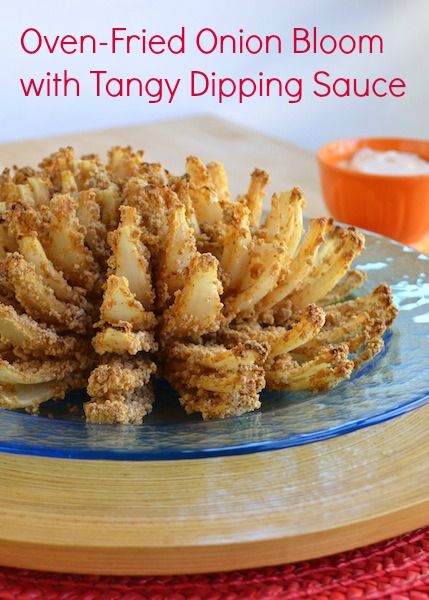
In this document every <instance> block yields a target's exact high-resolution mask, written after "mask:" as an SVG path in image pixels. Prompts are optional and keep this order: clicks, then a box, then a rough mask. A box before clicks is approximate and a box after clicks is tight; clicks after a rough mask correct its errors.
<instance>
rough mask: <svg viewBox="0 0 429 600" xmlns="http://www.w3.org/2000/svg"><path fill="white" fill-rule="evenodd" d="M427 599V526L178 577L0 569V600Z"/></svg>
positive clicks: (428, 585) (428, 546)
mask: <svg viewBox="0 0 429 600" xmlns="http://www.w3.org/2000/svg"><path fill="white" fill-rule="evenodd" d="M300 598H315V599H317V600H350V599H357V598H359V599H361V600H362V599H368V600H372V599H374V600H375V599H378V598H390V599H391V600H405V599H407V598H410V599H411V600H428V599H429V527H427V528H425V529H420V530H418V531H415V532H413V533H409V534H407V535H404V536H400V537H398V538H395V539H393V540H389V541H388V542H383V543H381V544H374V545H372V546H368V547H367V548H362V549H359V550H353V551H350V552H345V553H342V554H337V555H335V556H330V557H327V558H323V559H318V560H312V561H306V562H299V563H296V564H293V565H285V566H281V567H269V568H264V569H258V570H248V571H235V572H232V573H216V574H212V575H188V576H180V577H177V576H176V577H99V576H78V575H55V574H50V573H38V572H35V571H23V570H18V569H6V568H4V569H0V599H1V600H166V599H168V600H203V599H204V600H224V599H225V600H245V599H246V600H247V599H249V600H262V599H263V600H273V599H276V600H277V599H288V600H289V599H290V600H298V599H300Z"/></svg>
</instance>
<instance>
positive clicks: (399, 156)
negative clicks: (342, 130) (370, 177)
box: [339, 148, 429, 175]
mask: <svg viewBox="0 0 429 600" xmlns="http://www.w3.org/2000/svg"><path fill="white" fill-rule="evenodd" d="M339 166H341V167H345V168H349V169H355V170H356V171H361V172H362V173H374V174H376V175H423V174H425V175H429V161H427V160H424V159H423V158H420V156H419V155H418V154H415V153H414V152H398V151H396V150H387V151H385V152H383V151H379V150H372V149H371V148H361V149H360V150H358V151H357V152H355V153H354V154H353V156H352V157H351V158H349V159H348V160H343V161H341V162H340V163H339Z"/></svg>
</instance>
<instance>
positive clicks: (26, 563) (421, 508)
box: [0, 117, 429, 575]
mask: <svg viewBox="0 0 429 600" xmlns="http://www.w3.org/2000/svg"><path fill="white" fill-rule="evenodd" d="M66 144H70V145H73V146H75V148H76V149H77V151H78V152H100V153H103V152H105V151H106V149H107V148H108V147H110V146H112V145H114V144H122V145H127V144H131V145H133V146H135V147H138V148H144V149H145V150H146V151H147V159H148V160H149V161H162V162H163V163H164V164H165V165H166V166H167V167H168V168H169V169H171V170H172V171H175V172H182V171H183V161H184V157H185V156H186V155H188V154H196V155H199V156H201V157H202V159H203V160H205V161H209V160H213V159H218V160H221V161H222V162H224V163H225V165H226V166H227V168H228V171H229V175H230V180H231V185H232V188H233V191H234V192H236V193H239V192H240V191H243V190H244V189H245V187H246V186H247V181H248V175H249V173H250V171H251V170H252V169H253V168H254V167H255V166H259V167H262V168H264V169H266V170H268V171H269V172H270V173H271V175H272V181H273V185H272V187H273V189H276V190H282V189H288V188H290V187H291V186H293V185H296V184H298V185H299V186H300V187H302V188H303V189H304V191H305V194H306V196H307V198H308V209H307V214H308V215H322V214H324V213H325V208H324V206H323V203H322V201H321V197H320V191H319V184H318V175H317V169H316V165H315V159H314V157H313V156H312V154H310V153H308V152H306V151H304V150H300V149H298V148H295V147H293V146H291V145H289V144H286V143H283V142H280V141H276V140H272V139H270V138H267V137H265V136H263V135H261V134H258V133H254V132H251V131H248V130H246V129H243V128H242V127H238V126H236V125H233V124H231V123H227V122H225V121H221V120H219V119H215V118H213V117H199V118H193V119H184V120H180V121H172V122H165V123H157V124H151V125H144V126H135V127H127V128H119V129H112V130H108V131H101V132H94V133H83V134H77V135H64V136H61V137H57V138H50V139H46V140H35V141H29V142H17V143H13V144H7V145H3V146H0V163H3V164H5V165H9V164H11V163H17V164H19V165H23V164H27V163H30V164H32V163H33V164H34V163H35V162H36V161H37V160H39V159H40V158H41V157H43V156H45V155H46V154H48V153H49V152H51V151H53V150H55V149H56V148H57V147H58V146H59V145H66ZM428 423H429V405H426V406H424V407H423V408H420V409H418V410H415V411H413V412H411V413H410V414H408V415H404V416H402V417H399V418H397V419H393V420H391V421H389V422H386V423H384V424H381V425H377V426H374V427H369V428H366V429H362V430H359V431H356V432H354V433H351V434H348V435H343V436H340V437H337V438H333V439H330V440H326V441H324V442H321V443H317V444H308V445H305V446H300V447H296V448H289V449H284V450H275V451H272V452H260V453H255V454H248V455H244V456H231V457H217V458H209V459H196V460H180V461H150V462H138V461H135V462H127V461H111V462H108V461H85V460H71V459H47V458H39V457H28V456H16V455H10V454H0V524H1V525H0V564H4V565H11V566H20V567H27V568H38V569H45V570H59V571H69V572H82V573H105V574H112V575H113V574H120V573H125V574H174V573H191V572H205V571H215V570H225V569H236V568H245V567H257V566H263V565H269V564H278V563H284V562H288V561H296V560H300V559H307V558H311V557H317V556H322V555H325V554H329V553H333V552H337V551H340V550H345V549H348V548H352V547H357V546H361V545H365V544H368V543H371V542H375V541H378V540H381V539H384V538H388V537H391V536H394V535H397V534H399V533H403V532H405V531H408V530H411V529H413V528H416V527H419V526H422V525H425V524H427V523H428V522H429V476H428V474H429V428H428V425H427V424H428ZM52 425H53V426H54V423H53V424H52Z"/></svg>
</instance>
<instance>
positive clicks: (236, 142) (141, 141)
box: [0, 116, 326, 217]
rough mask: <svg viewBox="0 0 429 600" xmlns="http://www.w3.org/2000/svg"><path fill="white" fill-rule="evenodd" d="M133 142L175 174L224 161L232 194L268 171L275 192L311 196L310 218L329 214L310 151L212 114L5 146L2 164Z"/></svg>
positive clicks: (34, 161)
mask: <svg viewBox="0 0 429 600" xmlns="http://www.w3.org/2000/svg"><path fill="white" fill-rule="evenodd" d="M129 144H130V145H131V146H134V147H135V148H139V149H143V150H144V151H145V156H146V158H147V160H148V161H150V162H162V163H163V165H164V166H165V167H166V168H167V169H169V170H170V171H171V172H173V173H183V171H184V160H185V158H186V156H189V155H196V156H199V157H201V158H202V159H203V160H204V161H205V162H209V161H211V160H220V161H221V162H223V163H224V164H225V167H226V169H227V171H228V176H229V180H230V185H231V189H232V192H233V193H234V194H239V193H244V191H245V190H246V188H247V184H248V180H249V175H250V173H251V171H252V170H253V169H254V168H255V167H259V168H261V169H265V170H266V171H268V172H269V173H270V175H271V180H272V183H271V189H272V191H282V190H287V189H290V188H291V187H293V186H295V185H299V186H300V187H301V188H302V189H303V191H304V193H305V196H306V198H307V203H308V206H307V210H306V214H307V216H311V217H312V216H323V215H325V214H326V208H325V206H324V204H323V201H322V197H321V193H320V187H319V176H318V172H317V165H316V160H315V157H314V155H313V154H312V153H311V152H308V151H307V150H303V149H301V148H298V147H296V146H294V145H292V144H287V143H286V142H282V141H279V140H274V139H273V138H270V137H267V136H265V135H262V134H260V133H257V132H255V131H250V130H248V129H245V128H243V127H240V126H239V125H235V124H233V123H230V122H229V121H224V120H222V119H218V118H216V117H211V116H202V117H193V118H190V119H180V120H175V121H164V122H161V123H151V124H147V125H136V126H133V127H120V128H115V129H106V130H103V131H94V132H87V133H78V134H72V135H61V136H57V137H51V138H46V139H38V140H29V141H20V142H14V143H10V144H3V145H0V167H1V166H10V165H12V164H17V165H19V166H23V165H27V164H28V165H31V166H35V165H36V164H37V162H38V161H40V159H41V158H42V157H44V156H47V155H48V154H49V153H50V152H53V151H54V150H56V149H57V148H58V147H60V146H64V145H69V146H73V147H74V148H75V149H76V151H77V153H89V152H96V153H99V154H101V155H105V153H106V151H107V149H108V148H110V147H111V146H114V145H125V146H127V145H129ZM267 196H269V195H267Z"/></svg>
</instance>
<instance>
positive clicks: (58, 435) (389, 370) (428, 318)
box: [0, 233, 429, 460]
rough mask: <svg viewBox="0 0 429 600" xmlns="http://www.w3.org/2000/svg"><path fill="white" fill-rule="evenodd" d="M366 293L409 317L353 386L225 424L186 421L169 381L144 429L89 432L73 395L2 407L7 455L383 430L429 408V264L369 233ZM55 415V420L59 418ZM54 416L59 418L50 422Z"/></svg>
mask: <svg viewBox="0 0 429 600" xmlns="http://www.w3.org/2000/svg"><path fill="white" fill-rule="evenodd" d="M355 266H356V267H357V268H359V269H362V270H364V271H367V273H368V281H367V282H366V284H365V286H364V288H363V289H362V290H360V292H359V293H360V294H364V293H366V292H369V291H370V290H372V289H373V288H374V287H375V286H376V285H377V284H379V283H382V282H386V283H388V284H389V285H390V286H391V287H392V290H393V293H394V295H395V300H396V303H397V305H398V306H399V308H400V313H399V316H398V318H397V320H396V321H395V324H394V327H393V329H392V331H391V332H389V333H388V334H387V335H386V339H385V342H386V344H385V349H384V351H383V353H382V354H381V355H379V356H378V357H376V358H375V359H374V360H373V361H372V362H371V363H370V364H367V365H366V366H364V367H363V368H362V369H361V370H360V371H359V372H357V373H355V374H354V376H353V377H352V379H351V380H350V381H348V382H344V383H342V384H340V385H339V386H338V387H336V388H335V389H333V390H331V391H329V392H324V393H320V394H311V393H307V392H306V393H295V394H291V393H287V392H264V393H263V406H262V409H261V410H259V411H257V412H254V413H250V414H246V415H243V416H241V417H232V418H229V419H225V420H217V421H208V422H203V421H201V420H200V417H198V416H197V415H193V416H186V415H185V414H184V413H183V411H182V410H181V408H180V407H179V404H178V401H177V397H176V396H175V394H174V392H173V391H172V390H171V389H170V388H169V387H168V386H167V384H165V383H162V382H160V384H159V386H158V390H157V401H156V404H155V407H154V412H153V414H152V415H150V417H149V418H148V419H147V421H146V422H145V423H144V425H141V426H136V425H94V424H92V425H88V424H86V423H85V422H83V421H82V420H81V419H80V418H79V416H75V417H74V418H73V417H71V416H70V414H69V412H68V411H67V410H65V404H64V403H65V402H66V401H68V402H75V403H77V404H78V405H79V404H80V402H81V400H82V398H83V393H82V392H74V393H73V394H71V395H70V396H69V397H68V398H67V399H66V400H65V401H64V402H63V403H53V402H51V403H47V405H45V406H44V408H43V412H42V413H41V415H40V416H37V417H35V416H32V415H28V414H25V413H20V412H10V411H5V410H0V451H1V452H13V453H18V454H33V455H41V456H51V457H63V458H66V457H69V458H86V459H111V460H166V459H179V458H200V457H208V456H224V455H229V454H244V453H248V452H258V451H262V450H273V449H276V448H286V447H290V446H297V445H301V444H307V443H310V442H317V441H320V440H324V439H326V438H329V437H333V436H337V435H341V434H344V433H348V432H350V431H354V430H356V429H359V428H361V427H366V426H368V425H373V424H376V423H380V422H382V421H385V420H387V419H391V418H392V417H396V416H398V415H401V414H403V413H405V412H408V411H410V410H413V409H414V408H417V407H419V406H421V405H423V404H425V403H426V402H428V401H429V377H428V369H429V257H428V256H425V255H423V254H418V253H417V252H414V251H413V250H411V249H410V248H408V247H406V246H402V245H401V244H397V243H396V242H392V241H390V240H387V239H386V238H382V237H380V236H376V235H374V234H370V233H368V234H367V244H366V250H365V251H364V253H363V254H362V256H361V257H360V260H359V262H358V264H356V265H355ZM51 413H52V414H51ZM49 417H51V418H49Z"/></svg>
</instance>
